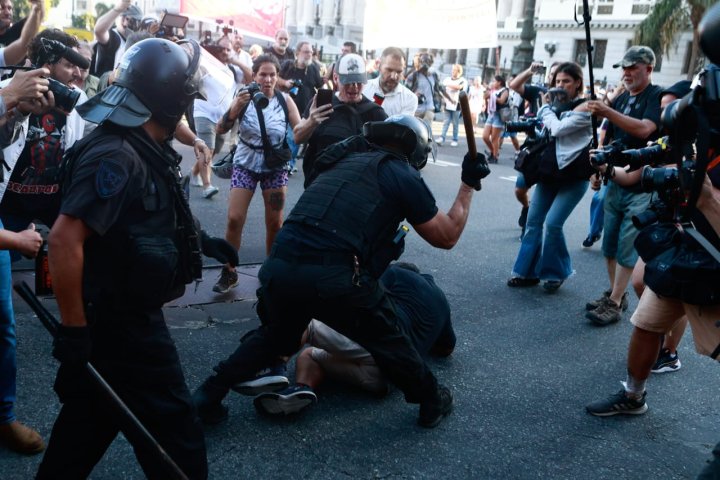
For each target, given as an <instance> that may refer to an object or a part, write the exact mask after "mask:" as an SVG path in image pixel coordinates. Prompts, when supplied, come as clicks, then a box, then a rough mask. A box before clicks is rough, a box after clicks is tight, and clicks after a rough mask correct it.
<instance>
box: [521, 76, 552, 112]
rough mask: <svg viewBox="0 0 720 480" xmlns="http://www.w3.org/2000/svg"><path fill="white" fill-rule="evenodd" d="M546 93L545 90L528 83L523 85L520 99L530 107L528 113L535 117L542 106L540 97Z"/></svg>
mask: <svg viewBox="0 0 720 480" xmlns="http://www.w3.org/2000/svg"><path fill="white" fill-rule="evenodd" d="M546 92H547V88H545V87H541V86H538V85H532V84H529V83H526V84H525V87H524V91H523V94H522V98H523V99H524V100H527V102H528V104H529V106H530V108H529V109H530V113H532V114H533V115H537V112H538V111H539V110H540V106H541V105H542V96H543V94H544V93H546Z"/></svg>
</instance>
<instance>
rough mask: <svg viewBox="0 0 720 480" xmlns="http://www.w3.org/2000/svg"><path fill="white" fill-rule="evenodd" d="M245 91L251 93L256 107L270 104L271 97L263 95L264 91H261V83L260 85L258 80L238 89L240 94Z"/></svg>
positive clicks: (264, 106)
mask: <svg viewBox="0 0 720 480" xmlns="http://www.w3.org/2000/svg"><path fill="white" fill-rule="evenodd" d="M243 92H248V93H249V94H250V98H251V99H252V101H253V103H254V104H255V106H256V107H260V108H263V109H264V108H266V107H267V106H268V105H269V104H270V99H269V98H268V97H266V96H265V95H263V93H262V92H261V91H260V85H258V84H257V83H256V82H252V83H248V84H247V85H245V86H244V87H243V88H241V89H240V90H238V95H239V94H241V93H243Z"/></svg>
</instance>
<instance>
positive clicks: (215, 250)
mask: <svg viewBox="0 0 720 480" xmlns="http://www.w3.org/2000/svg"><path fill="white" fill-rule="evenodd" d="M200 248H201V249H202V253H203V255H205V256H207V257H210V258H214V259H215V260H217V261H218V262H220V263H222V264H223V265H225V264H226V263H228V264H230V266H231V267H236V266H237V264H238V263H240V258H238V252H237V250H235V247H233V246H232V245H230V244H229V243H228V242H227V240H225V239H224V238H217V237H211V236H210V235H208V234H207V233H205V230H202V231H201V232H200Z"/></svg>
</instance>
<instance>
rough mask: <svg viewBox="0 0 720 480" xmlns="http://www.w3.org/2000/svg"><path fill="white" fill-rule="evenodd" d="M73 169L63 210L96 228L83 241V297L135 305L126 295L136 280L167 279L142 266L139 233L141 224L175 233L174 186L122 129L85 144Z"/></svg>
mask: <svg viewBox="0 0 720 480" xmlns="http://www.w3.org/2000/svg"><path fill="white" fill-rule="evenodd" d="M99 128H103V127H99ZM98 133H100V132H98ZM141 134H142V135H146V134H145V133H144V132H141ZM148 141H149V142H151V140H149V138H148ZM148 155H152V153H148ZM71 170H72V171H71V172H70V180H69V181H68V182H67V183H65V184H64V185H63V197H62V205H61V207H60V213H61V214H65V215H69V216H71V217H75V218H77V219H80V220H82V222H83V223H84V224H85V225H86V226H87V227H88V228H90V229H91V230H92V231H93V232H94V233H95V235H92V236H90V237H89V238H88V239H87V240H86V241H85V245H84V256H85V258H84V271H83V297H84V299H85V301H92V302H101V303H110V302H114V304H115V305H117V304H118V302H120V303H119V304H120V305H122V304H123V302H124V304H126V305H128V307H132V306H136V305H134V304H133V302H134V300H133V298H137V296H135V297H133V298H130V296H128V295H127V292H132V291H133V288H135V285H140V284H142V283H143V282H145V281H146V279H148V278H153V276H158V279H159V280H161V281H165V280H166V278H165V277H161V276H160V275H159V274H158V271H159V270H153V271H145V272H144V273H143V272H142V271H138V270H143V268H142V259H143V257H142V256H141V255H140V254H139V253H138V252H139V251H140V248H139V245H140V244H139V243H138V242H136V241H135V240H134V239H135V235H136V234H137V235H148V234H147V233H139V232H138V227H137V226H138V225H141V224H144V225H148V224H152V225H153V227H152V229H151V230H152V235H154V236H155V237H157V238H161V237H162V238H172V237H173V236H174V234H173V232H174V230H175V228H176V224H175V209H174V208H173V198H172V193H171V190H170V189H169V188H168V187H167V186H165V185H160V184H159V183H158V180H157V178H158V177H157V174H156V173H153V171H152V170H151V168H150V167H149V166H148V164H147V160H144V159H142V158H141V157H140V156H139V155H138V153H137V152H136V151H135V149H133V147H132V146H131V145H130V143H129V142H128V141H127V140H125V139H124V138H123V137H122V136H121V134H108V135H106V136H103V137H102V138H101V139H99V140H97V141H96V142H94V143H93V144H91V145H89V146H87V147H85V150H81V153H80V154H79V156H78V158H77V159H76V160H75V164H74V166H73V167H72V169H71ZM145 230H148V228H147V227H146V228H145ZM155 237H152V236H151V237H149V238H150V239H152V238H155ZM145 238H148V237H145ZM146 269H147V268H146ZM158 284H162V283H161V282H158ZM151 287H152V285H151ZM138 288H139V287H138ZM135 293H136V294H137V295H140V296H141V295H142V294H143V292H139V293H138V292H135ZM123 298H125V300H124V301H123V300H122V299H123Z"/></svg>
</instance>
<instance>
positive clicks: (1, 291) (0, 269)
mask: <svg viewBox="0 0 720 480" xmlns="http://www.w3.org/2000/svg"><path fill="white" fill-rule="evenodd" d="M2 228H3V227H2V222H0V229H2ZM11 284H12V279H11V275H10V252H8V251H7V250H0V425H4V424H6V423H10V422H12V421H14V420H15V412H14V408H13V407H14V405H15V375H16V370H17V364H16V359H15V346H16V339H15V314H14V313H13V306H12V289H11Z"/></svg>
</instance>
